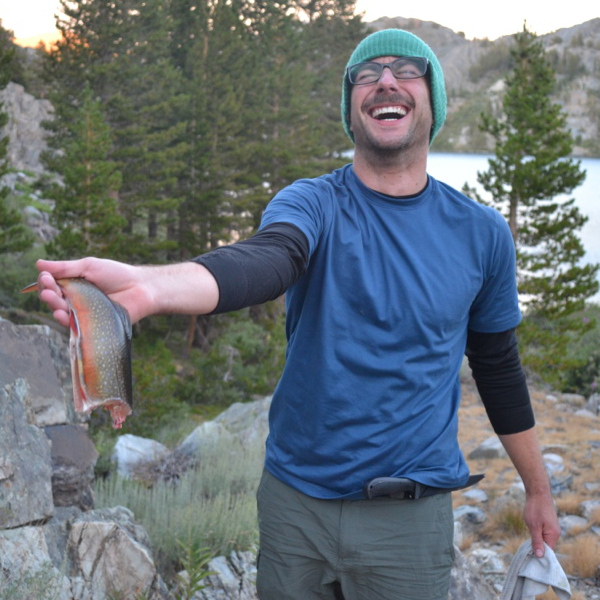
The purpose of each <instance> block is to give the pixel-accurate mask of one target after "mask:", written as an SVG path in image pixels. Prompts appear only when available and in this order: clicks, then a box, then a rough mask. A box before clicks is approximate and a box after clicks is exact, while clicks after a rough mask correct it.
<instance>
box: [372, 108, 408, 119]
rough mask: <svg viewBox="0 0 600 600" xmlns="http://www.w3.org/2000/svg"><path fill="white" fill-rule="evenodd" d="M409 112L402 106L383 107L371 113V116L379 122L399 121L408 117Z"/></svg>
mask: <svg viewBox="0 0 600 600" xmlns="http://www.w3.org/2000/svg"><path fill="white" fill-rule="evenodd" d="M407 112H408V111H407V110H406V109H405V108H403V107H402V106H382V107H380V108H375V109H374V110H372V111H371V116H372V117H373V118H374V119H377V120H378V121H397V120H398V119H401V118H402V117H404V116H406V113H407Z"/></svg>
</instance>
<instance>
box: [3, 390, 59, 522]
mask: <svg viewBox="0 0 600 600" xmlns="http://www.w3.org/2000/svg"><path fill="white" fill-rule="evenodd" d="M27 394H28V388H27V384H26V383H25V381H23V380H22V379H19V380H17V381H16V382H15V383H14V384H11V385H8V386H6V387H5V388H4V389H2V388H0V457H1V458H0V528H8V527H18V526H20V525H27V524H29V523H33V522H35V521H41V520H44V519H47V518H48V517H51V516H52V514H53V512H54V504H53V502H52V465H51V459H50V442H49V440H48V438H47V437H46V436H45V435H44V432H43V431H41V430H40V429H38V428H37V427H36V426H35V425H32V424H30V423H29V422H28V420H27V413H26V408H25V403H24V398H25V396H26V395H27Z"/></svg>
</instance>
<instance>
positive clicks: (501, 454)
mask: <svg viewBox="0 0 600 600" xmlns="http://www.w3.org/2000/svg"><path fill="white" fill-rule="evenodd" d="M506 456H507V454H506V450H505V449H504V446H502V442H501V441H500V439H499V438H498V437H497V436H495V435H494V436H492V437H489V438H487V440H485V441H484V442H483V443H482V444H480V445H479V446H478V447H477V448H475V450H473V451H472V452H471V453H470V454H469V458H470V459H472V460H476V459H478V458H488V459H489V458H506Z"/></svg>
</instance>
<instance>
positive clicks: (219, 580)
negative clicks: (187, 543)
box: [196, 552, 258, 600]
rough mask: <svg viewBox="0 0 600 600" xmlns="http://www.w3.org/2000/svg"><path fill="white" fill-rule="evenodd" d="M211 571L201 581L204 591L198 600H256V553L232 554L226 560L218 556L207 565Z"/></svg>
mask: <svg viewBox="0 0 600 600" xmlns="http://www.w3.org/2000/svg"><path fill="white" fill-rule="evenodd" d="M208 570H209V571H213V572H214V574H213V575H209V576H208V577H206V578H205V579H204V580H203V584H204V585H205V586H206V588H205V589H203V590H201V591H200V592H199V593H198V594H196V598H198V600H256V599H257V598H258V596H257V594H256V587H255V585H256V553H255V552H232V553H231V554H230V555H229V557H228V558H226V557H224V556H218V557H216V558H213V559H212V560H211V561H210V562H209V563H208Z"/></svg>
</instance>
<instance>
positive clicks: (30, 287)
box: [19, 281, 39, 294]
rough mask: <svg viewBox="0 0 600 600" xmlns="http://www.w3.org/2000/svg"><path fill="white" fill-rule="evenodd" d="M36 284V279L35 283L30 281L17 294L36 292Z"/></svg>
mask: <svg viewBox="0 0 600 600" xmlns="http://www.w3.org/2000/svg"><path fill="white" fill-rule="evenodd" d="M38 289H39V288H38V284H37V281H36V282H35V283H30V284H29V285H27V286H25V287H24V288H23V289H22V290H21V291H20V292H19V294H27V292H37V291H38Z"/></svg>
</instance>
